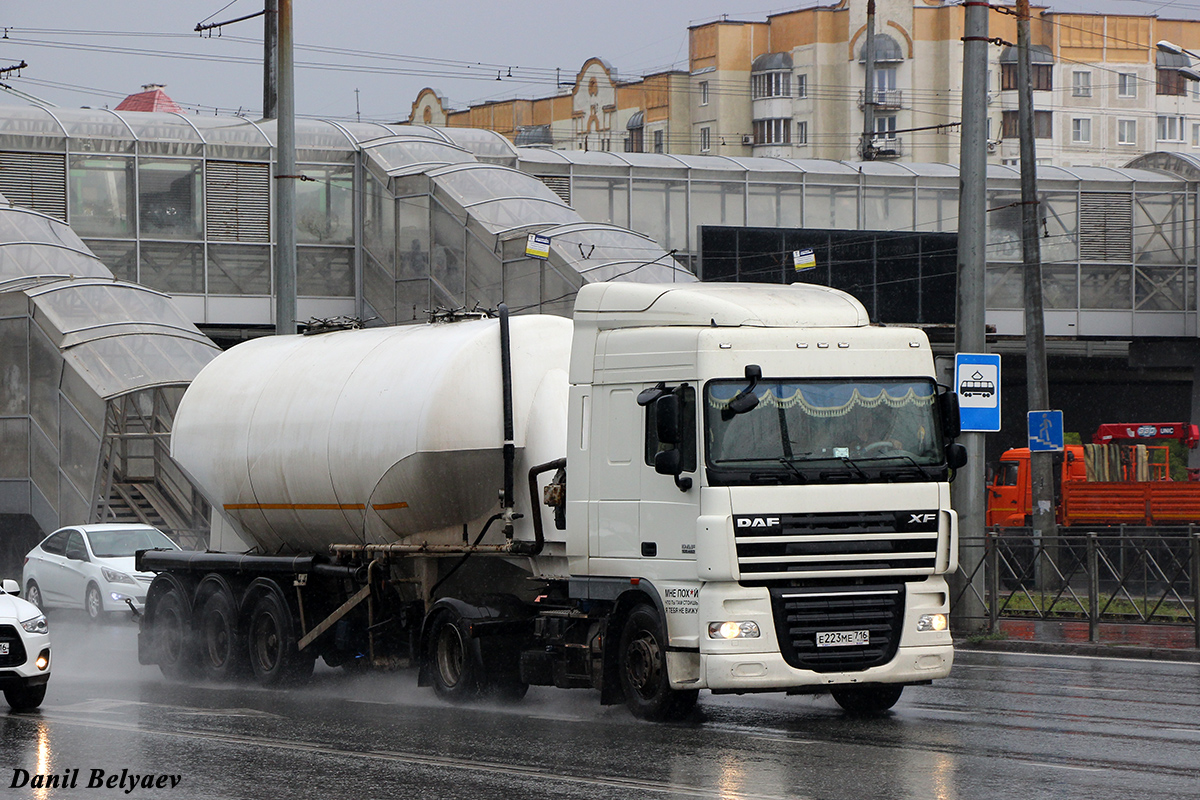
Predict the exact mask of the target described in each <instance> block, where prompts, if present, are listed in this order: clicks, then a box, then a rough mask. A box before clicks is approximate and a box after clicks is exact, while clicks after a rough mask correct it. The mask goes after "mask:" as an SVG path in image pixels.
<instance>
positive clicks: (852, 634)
mask: <svg viewBox="0 0 1200 800" xmlns="http://www.w3.org/2000/svg"><path fill="white" fill-rule="evenodd" d="M870 643H871V632H870V631H827V632H825V633H818V634H817V647H853V646H854V645H864V644H870Z"/></svg>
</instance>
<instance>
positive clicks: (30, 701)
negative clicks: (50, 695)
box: [4, 683, 46, 711]
mask: <svg viewBox="0 0 1200 800" xmlns="http://www.w3.org/2000/svg"><path fill="white" fill-rule="evenodd" d="M4 699H5V700H6V701H7V702H8V707H9V708H11V709H12V710H13V711H33V710H34V709H35V708H37V707H38V706H40V705H41V704H42V700H44V699H46V684H44V683H41V684H38V685H37V686H10V687H9V688H7V689H5V690H4Z"/></svg>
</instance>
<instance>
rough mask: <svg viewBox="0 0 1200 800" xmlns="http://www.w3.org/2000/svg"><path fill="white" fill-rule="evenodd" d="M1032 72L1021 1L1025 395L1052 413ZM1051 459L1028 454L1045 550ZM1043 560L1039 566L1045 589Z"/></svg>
mask: <svg viewBox="0 0 1200 800" xmlns="http://www.w3.org/2000/svg"><path fill="white" fill-rule="evenodd" d="M1032 72H1033V69H1032V66H1031V64H1030V55H1029V0H1017V88H1018V93H1017V124H1018V126H1019V133H1020V144H1021V254H1022V256H1023V259H1024V263H1025V392H1026V397H1027V399H1028V404H1029V410H1030V411H1044V410H1049V408H1050V389H1049V380H1048V378H1047V375H1046V318H1045V314H1044V313H1043V310H1042V255H1041V247H1040V245H1039V243H1038V218H1039V217H1040V214H1039V213H1038V191H1037V156H1036V145H1035V131H1034V127H1033V74H1032ZM1053 455H1054V454H1053V453H1052V452H1049V451H1039V452H1035V453H1030V459H1029V465H1030V470H1029V473H1030V478H1031V480H1032V491H1033V495H1032V499H1033V508H1032V512H1033V528H1034V536H1035V537H1036V538H1038V539H1039V540H1040V543H1041V544H1042V545H1043V546H1046V545H1048V544H1051V543H1052V542H1053V541H1054V537H1055V535H1056V533H1057V531H1056V529H1055V527H1056V526H1055V516H1054V460H1053ZM1035 552H1036V551H1035ZM1041 562H1042V559H1041V558H1038V559H1037V561H1036V562H1035V568H1034V570H1035V574H1036V575H1037V576H1038V585H1039V586H1041V585H1042V580H1041V579H1042V577H1043V576H1042V570H1041V569H1040V567H1041V565H1042V564H1041Z"/></svg>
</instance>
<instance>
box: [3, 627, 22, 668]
mask: <svg viewBox="0 0 1200 800" xmlns="http://www.w3.org/2000/svg"><path fill="white" fill-rule="evenodd" d="M0 642H8V655H6V656H0V667H19V666H21V665H22V664H24V663H25V643H24V642H22V641H21V636H20V634H18V633H17V629H16V628H14V627H13V626H12V625H0Z"/></svg>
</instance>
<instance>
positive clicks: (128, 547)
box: [88, 528, 179, 558]
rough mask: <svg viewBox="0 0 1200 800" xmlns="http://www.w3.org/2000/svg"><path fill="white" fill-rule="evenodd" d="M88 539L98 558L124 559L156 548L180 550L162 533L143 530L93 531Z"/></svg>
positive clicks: (93, 553) (93, 552)
mask: <svg viewBox="0 0 1200 800" xmlns="http://www.w3.org/2000/svg"><path fill="white" fill-rule="evenodd" d="M88 539H89V540H90V541H91V543H92V555H94V556H96V558H123V557H125V556H132V555H134V554H135V553H136V552H137V551H138V550H151V549H153V548H156V547H161V548H165V549H167V550H178V549H179V547H178V546H177V545H176V544H175V543H174V542H172V541H171V540H170V539H168V538H167V537H166V534H164V533H162V532H161V531H156V530H145V529H142V528H131V529H125V530H116V531H92V532H90V533H89V534H88Z"/></svg>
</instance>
